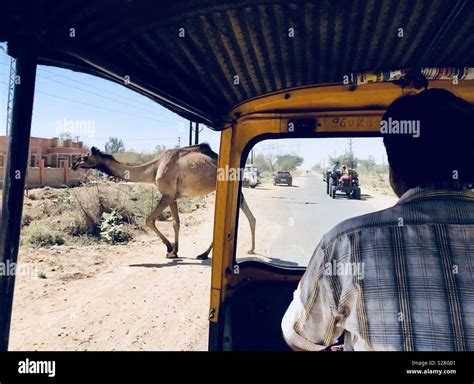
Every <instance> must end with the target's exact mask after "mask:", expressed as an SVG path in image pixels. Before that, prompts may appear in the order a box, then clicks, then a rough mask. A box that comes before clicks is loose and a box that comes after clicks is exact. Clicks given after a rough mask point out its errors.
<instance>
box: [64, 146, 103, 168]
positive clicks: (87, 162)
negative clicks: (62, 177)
mask: <svg viewBox="0 0 474 384" xmlns="http://www.w3.org/2000/svg"><path fill="white" fill-rule="evenodd" d="M101 159H102V152H101V151H100V150H98V149H97V148H96V147H92V148H91V151H90V152H88V153H87V154H85V155H84V156H81V157H79V158H78V159H76V160H75V161H74V162H73V163H72V166H71V168H72V170H73V171H75V170H76V169H78V168H97V166H98V165H99V163H100V160H101Z"/></svg>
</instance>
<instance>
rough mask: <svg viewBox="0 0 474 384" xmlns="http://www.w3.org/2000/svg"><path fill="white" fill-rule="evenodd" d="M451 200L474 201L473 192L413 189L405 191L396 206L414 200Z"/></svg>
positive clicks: (464, 189) (431, 188)
mask: <svg viewBox="0 0 474 384" xmlns="http://www.w3.org/2000/svg"><path fill="white" fill-rule="evenodd" d="M437 197H442V198H446V197H447V198H453V199H458V198H461V199H470V200H473V201H474V190H472V189H469V188H467V187H466V188H463V189H458V190H456V189H447V188H439V187H436V186H426V187H415V188H411V189H409V190H408V191H406V192H405V193H404V194H403V195H402V196H401V197H400V199H399V200H398V202H397V204H396V205H399V204H404V203H407V202H412V201H414V200H420V199H428V198H437Z"/></svg>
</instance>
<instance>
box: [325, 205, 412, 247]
mask: <svg viewBox="0 0 474 384" xmlns="http://www.w3.org/2000/svg"><path fill="white" fill-rule="evenodd" d="M400 220H403V218H402V217H401V207H399V206H397V205H395V206H393V207H390V208H386V209H383V210H380V211H376V212H372V213H367V214H365V215H361V216H356V217H351V218H350V219H346V220H344V221H342V222H340V223H339V224H337V225H336V226H335V227H333V228H332V229H331V230H330V231H329V232H327V233H326V234H325V235H324V236H323V239H322V242H321V245H322V246H323V247H325V246H327V245H329V244H330V243H331V242H332V241H334V240H335V239H337V238H338V237H340V236H343V235H348V234H350V233H354V232H357V231H361V230H368V229H370V228H381V227H391V226H397V225H400V224H399V223H400Z"/></svg>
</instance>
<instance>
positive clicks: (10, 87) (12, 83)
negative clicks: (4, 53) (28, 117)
mask: <svg viewBox="0 0 474 384" xmlns="http://www.w3.org/2000/svg"><path fill="white" fill-rule="evenodd" d="M15 62H16V60H15V59H14V58H13V57H12V58H11V59H10V74H9V78H8V96H7V126H6V129H5V135H6V136H8V135H9V134H10V126H11V124H12V111H13V89H14V88H15V77H16V72H15Z"/></svg>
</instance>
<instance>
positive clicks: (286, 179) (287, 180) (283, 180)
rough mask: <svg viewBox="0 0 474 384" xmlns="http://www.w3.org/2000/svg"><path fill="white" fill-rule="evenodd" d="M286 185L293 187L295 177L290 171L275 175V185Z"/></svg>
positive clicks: (279, 172)
mask: <svg viewBox="0 0 474 384" xmlns="http://www.w3.org/2000/svg"><path fill="white" fill-rule="evenodd" d="M277 184H286V185H289V186H291V185H293V176H291V173H290V172H288V171H278V172H275V173H274V174H273V185H277Z"/></svg>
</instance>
